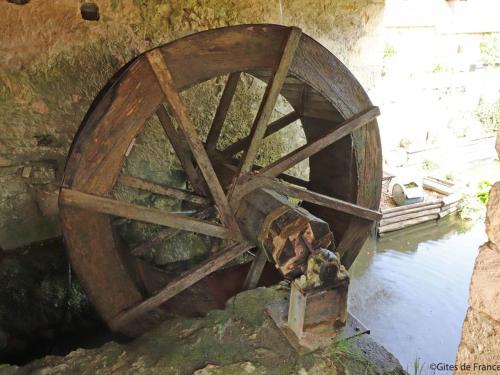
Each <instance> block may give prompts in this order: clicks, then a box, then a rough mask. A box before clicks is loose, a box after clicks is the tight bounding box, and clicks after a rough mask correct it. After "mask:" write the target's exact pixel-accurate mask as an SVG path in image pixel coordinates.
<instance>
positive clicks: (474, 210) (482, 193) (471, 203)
mask: <svg viewBox="0 0 500 375" xmlns="http://www.w3.org/2000/svg"><path fill="white" fill-rule="evenodd" d="M492 186H493V185H492V184H491V183H490V182H489V181H482V182H480V183H479V184H478V185H477V187H475V188H472V189H471V190H470V192H469V193H468V194H467V195H466V196H465V197H464V199H463V206H462V209H461V211H460V217H461V218H462V219H464V220H482V219H483V218H484V217H485V215H486V204H487V203H488V196H489V193H490V190H491V187H492Z"/></svg>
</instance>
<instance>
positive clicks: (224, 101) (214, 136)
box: [205, 72, 241, 155]
mask: <svg viewBox="0 0 500 375" xmlns="http://www.w3.org/2000/svg"><path fill="white" fill-rule="evenodd" d="M240 75H241V72H236V73H231V74H229V77H228V78H227V82H226V86H225V87H224V91H223V92H222V96H221V99H220V102H219V106H218V107H217V111H216V112H215V116H214V120H213V122H212V126H211V127H210V130H209V132H208V136H207V141H206V142H205V147H206V150H207V153H208V154H209V155H212V154H213V152H214V151H215V149H216V148H217V141H218V140H219V137H220V134H221V131H222V127H223V126H224V120H225V119H226V115H227V112H228V111H229V106H230V105H231V101H232V100H233V96H234V93H235V92H236V87H237V86H238V81H239V79H240Z"/></svg>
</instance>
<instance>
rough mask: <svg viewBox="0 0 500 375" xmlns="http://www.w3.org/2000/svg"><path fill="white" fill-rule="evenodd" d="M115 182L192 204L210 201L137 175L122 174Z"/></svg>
mask: <svg viewBox="0 0 500 375" xmlns="http://www.w3.org/2000/svg"><path fill="white" fill-rule="evenodd" d="M117 182H118V183H120V184H122V185H125V186H128V187H131V188H134V189H139V190H144V191H149V192H150V193H154V194H158V195H163V196H165V197H168V198H173V199H179V200H183V201H187V202H191V203H194V204H200V205H204V206H205V205H207V204H210V203H212V201H211V200H210V199H209V198H207V197H202V196H201V195H198V194H195V193H193V192H191V191H188V190H183V189H178V188H173V187H169V186H165V185H161V184H157V183H154V182H151V181H148V180H144V179H142V178H138V177H133V176H123V175H122V176H119V177H118V181H117Z"/></svg>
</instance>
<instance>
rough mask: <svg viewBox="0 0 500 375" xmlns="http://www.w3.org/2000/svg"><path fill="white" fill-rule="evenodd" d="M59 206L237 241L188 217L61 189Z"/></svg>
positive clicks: (223, 230)
mask: <svg viewBox="0 0 500 375" xmlns="http://www.w3.org/2000/svg"><path fill="white" fill-rule="evenodd" d="M60 201H61V203H63V204H65V205H67V206H71V207H78V208H83V209H86V210H90V211H95V212H99V213H102V214H108V215H114V216H119V217H125V218H128V219H132V220H138V221H143V222H146V223H151V224H158V225H163V226H166V227H171V228H175V229H181V230H185V231H189V232H194V233H199V234H204V235H207V236H213V237H218V238H224V239H233V240H239V239H240V235H239V232H236V231H232V230H230V229H228V228H224V227H221V226H219V225H214V224H211V223H207V222H205V221H202V220H198V219H195V218H192V217H189V216H185V215H180V214H174V213H170V212H168V211H164V210H160V209H157V208H149V207H144V206H139V205H136V204H132V203H128V202H122V201H119V200H116V199H112V198H106V197H100V196H97V195H92V194H87V193H82V192H80V191H77V190H72V189H66V188H63V189H61V197H60Z"/></svg>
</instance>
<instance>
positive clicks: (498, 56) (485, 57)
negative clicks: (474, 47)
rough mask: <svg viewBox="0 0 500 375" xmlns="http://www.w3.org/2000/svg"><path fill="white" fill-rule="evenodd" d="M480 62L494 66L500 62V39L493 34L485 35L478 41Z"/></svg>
mask: <svg viewBox="0 0 500 375" xmlns="http://www.w3.org/2000/svg"><path fill="white" fill-rule="evenodd" d="M479 51H480V54H481V62H482V63H483V64H486V65H491V66H494V65H495V64H496V63H497V62H500V39H499V38H498V37H496V36H493V35H486V36H484V38H483V41H482V42H481V43H479Z"/></svg>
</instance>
